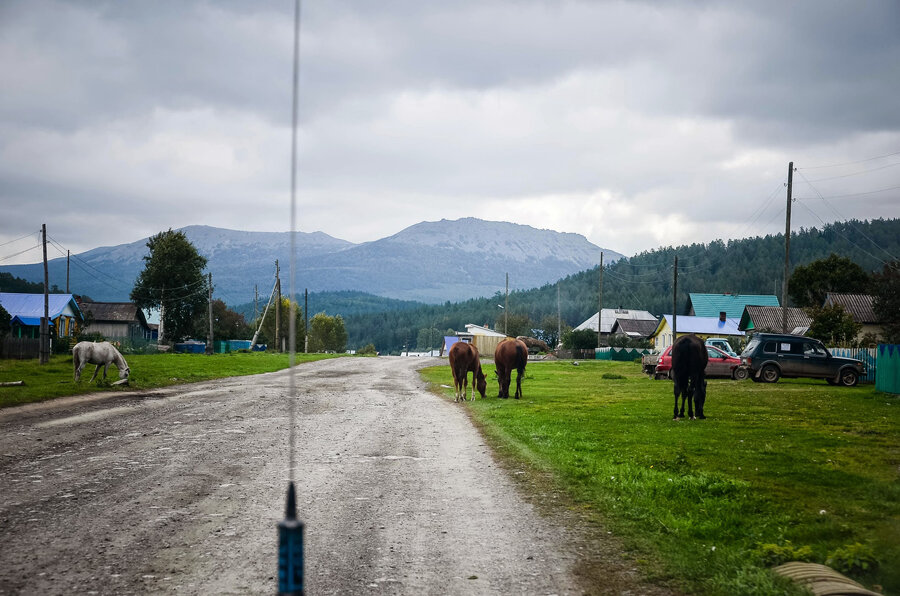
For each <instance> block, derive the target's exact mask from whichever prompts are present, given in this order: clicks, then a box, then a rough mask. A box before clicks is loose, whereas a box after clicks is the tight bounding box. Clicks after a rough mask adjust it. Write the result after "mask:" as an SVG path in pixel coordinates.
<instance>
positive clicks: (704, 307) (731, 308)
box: [688, 293, 779, 319]
mask: <svg viewBox="0 0 900 596" xmlns="http://www.w3.org/2000/svg"><path fill="white" fill-rule="evenodd" d="M688 303H689V305H690V307H691V308H693V310H694V315H695V316H698V317H718V316H719V313H721V312H724V313H725V316H726V317H727V318H729V319H740V318H741V315H742V314H744V307H747V306H779V303H778V297H777V296H773V295H763V294H695V293H691V294H690V299H689V301H688Z"/></svg>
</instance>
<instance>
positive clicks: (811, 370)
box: [741, 333, 866, 387]
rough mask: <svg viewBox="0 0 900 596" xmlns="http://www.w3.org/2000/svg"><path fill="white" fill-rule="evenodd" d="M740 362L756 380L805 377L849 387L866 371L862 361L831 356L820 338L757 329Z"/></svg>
mask: <svg viewBox="0 0 900 596" xmlns="http://www.w3.org/2000/svg"><path fill="white" fill-rule="evenodd" d="M741 362H743V363H744V366H746V367H747V369H748V370H749V371H750V378H751V379H753V380H754V381H756V382H757V383H759V382H764V383H774V382H776V381H778V379H780V378H781V377H785V378H797V377H807V378H812V379H825V380H826V381H828V383H829V384H830V385H838V384H840V385H843V386H845V387H853V386H854V385H856V383H857V381H858V380H859V377H860V376H865V375H866V365H865V364H864V363H863V362H862V361H860V360H856V359H854V358H842V357H839V356H832V355H831V352H829V351H828V349H827V348H826V347H825V344H823V343H822V342H821V341H819V340H817V339H813V338H811V337H805V336H802V335H785V334H780V333H757V334H756V335H754V336H753V338H752V339H751V340H750V343H748V344H747V347H746V349H744V352H743V354H741Z"/></svg>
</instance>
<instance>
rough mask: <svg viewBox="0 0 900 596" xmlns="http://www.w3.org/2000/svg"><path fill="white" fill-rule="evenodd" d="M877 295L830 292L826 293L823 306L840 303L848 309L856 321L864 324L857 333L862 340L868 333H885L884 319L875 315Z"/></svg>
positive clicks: (857, 336) (877, 334)
mask: <svg viewBox="0 0 900 596" xmlns="http://www.w3.org/2000/svg"><path fill="white" fill-rule="evenodd" d="M874 302H875V297H874V296H870V295H868V294H838V293H835V292H828V293H827V294H826V295H825V303H824V304H823V306H832V305H834V304H837V305H840V306H842V307H843V308H844V310H845V311H847V312H848V313H849V314H850V316H851V317H853V321H854V322H855V323H859V324H860V325H862V328H861V329H860V330H859V333H858V334H857V335H856V339H857V340H861V339H862V338H863V337H864V336H866V335H874V336H876V337H877V336H881V335H882V334H883V333H884V327H883V326H882V321H879V320H878V317H877V316H875V308H874Z"/></svg>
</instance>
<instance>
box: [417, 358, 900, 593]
mask: <svg viewBox="0 0 900 596" xmlns="http://www.w3.org/2000/svg"><path fill="white" fill-rule="evenodd" d="M579 364H580V366H577V367H576V366H572V363H571V361H560V362H540V363H538V362H535V363H529V365H528V369H527V377H526V379H525V381H524V383H523V391H524V394H525V396H526V398H524V399H522V400H518V401H517V400H512V399H511V400H498V399H496V397H495V396H496V384H494V383H493V382H492V383H491V384H490V385H489V391H488V396H489V397H488V399H485V400H480V399H479V400H476V401H475V402H467V403H466V404H464V405H463V404H461V407H467V408H470V410H471V414H472V416H473V418H474V419H475V421H476V422H477V424H478V425H479V426H480V427H481V428H482V429H483V431H484V433H485V435H486V436H487V438H488V440H489V441H491V442H492V444H493V445H494V446H495V447H496V448H497V449H498V452H499V453H501V455H502V456H504V457H510V458H513V459H514V460H517V461H520V462H525V463H527V464H529V465H530V466H533V467H534V468H536V469H538V470H540V471H542V472H543V473H549V474H551V475H552V476H553V477H554V478H555V479H556V481H557V482H558V483H559V485H560V486H561V487H562V489H563V490H564V491H565V492H566V494H567V495H568V496H569V497H570V498H571V499H572V501H573V502H574V503H575V504H576V505H577V506H578V507H579V508H581V509H585V510H588V511H591V512H592V513H593V514H594V519H596V520H597V521H602V524H603V525H604V526H605V527H607V528H609V529H611V530H612V531H614V532H615V533H616V534H617V535H619V536H620V537H622V538H623V540H624V544H625V545H626V547H627V548H629V549H631V550H632V552H633V553H635V558H636V560H637V561H638V563H640V564H642V565H643V569H644V572H645V574H646V575H647V576H648V577H653V578H656V580H657V581H659V582H665V583H673V584H675V585H677V586H678V587H679V588H680V589H684V590H687V591H692V592H698V593H704V594H783V593H785V591H786V590H788V591H792V590H791V588H790V587H789V586H786V585H785V583H784V582H782V581H780V580H779V579H778V578H776V577H774V574H772V573H771V572H770V571H769V568H770V567H771V566H773V565H776V564H779V563H782V562H785V561H787V560H809V561H815V562H820V563H827V564H829V565H831V566H832V567H834V568H836V569H838V570H839V571H841V572H843V573H845V574H847V575H849V576H850V577H853V578H854V579H856V580H857V581H860V582H862V583H864V584H866V585H868V586H870V587H876V588H877V587H883V589H884V590H885V592H886V593H900V441H898V439H897V437H898V436H900V433H898V431H900V399H897V398H896V397H892V396H888V395H885V394H880V393H876V391H875V389H874V387H873V386H871V385H862V386H859V387H855V388H850V389H848V388H843V387H831V386H829V385H827V384H825V383H824V382H820V381H813V380H807V379H802V380H801V379H798V380H788V381H785V380H782V381H780V382H778V383H777V384H774V385H766V384H757V383H753V382H751V381H743V382H737V381H731V380H710V381H709V387H708V399H707V405H706V414H707V416H708V418H707V420H703V421H679V422H674V421H673V420H672V406H673V401H674V400H673V396H672V384H671V382H668V381H653V380H650V379H648V378H647V377H645V376H644V375H642V374H641V372H640V367H639V365H637V364H634V363H620V362H580V363H579ZM492 371H493V367H492V366H486V367H485V374H486V375H487V376H488V378H489V379H491V380H492V379H493V378H494V375H493V374H492ZM422 374H423V376H424V377H425V378H426V379H427V380H429V381H430V382H431V383H433V385H434V386H435V388H436V389H437V390H438V391H439V392H441V393H443V394H444V395H446V396H447V397H448V398H449V397H450V396H452V393H453V391H452V389H442V388H441V385H444V386H447V385H452V380H451V376H450V371H449V368H448V367H446V366H441V367H432V368H429V369H425V370H424V371H423V373H422ZM618 377H621V378H618Z"/></svg>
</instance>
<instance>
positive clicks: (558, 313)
mask: <svg viewBox="0 0 900 596" xmlns="http://www.w3.org/2000/svg"><path fill="white" fill-rule="evenodd" d="M560 342H562V309H561V308H560V307H559V280H557V281H556V346H553V348H554V349H555V348H556V347H557V346H558V345H559V344H560Z"/></svg>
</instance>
